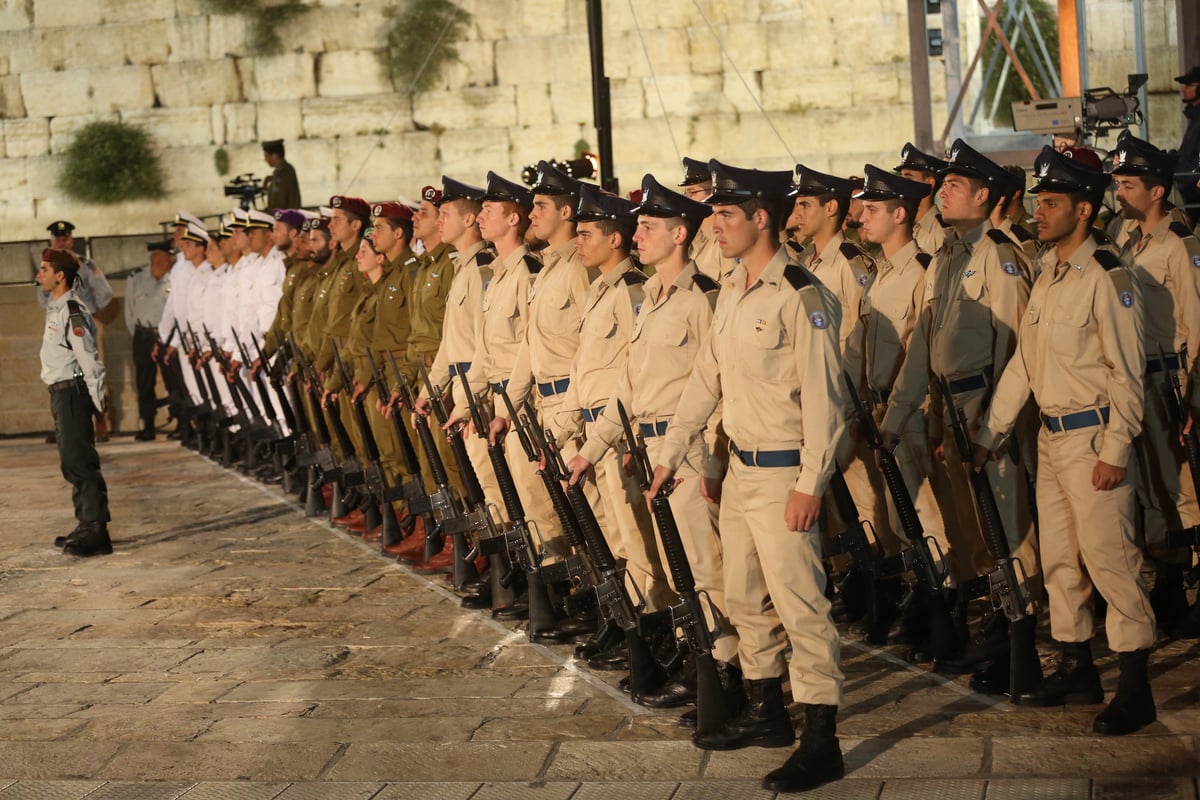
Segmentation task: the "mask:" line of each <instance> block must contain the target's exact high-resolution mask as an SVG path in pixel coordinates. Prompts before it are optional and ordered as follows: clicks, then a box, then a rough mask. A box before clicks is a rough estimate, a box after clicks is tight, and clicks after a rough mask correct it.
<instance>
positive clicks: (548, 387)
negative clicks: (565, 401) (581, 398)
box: [537, 378, 571, 397]
mask: <svg viewBox="0 0 1200 800" xmlns="http://www.w3.org/2000/svg"><path fill="white" fill-rule="evenodd" d="M570 385H571V379H570V378H559V379H558V380H556V381H550V382H549V383H539V384H538V385H537V386H538V393H540V394H541V395H542V397H553V396H554V395H556V394H562V393H563V392H565V391H566V390H567V387H568V386H570Z"/></svg>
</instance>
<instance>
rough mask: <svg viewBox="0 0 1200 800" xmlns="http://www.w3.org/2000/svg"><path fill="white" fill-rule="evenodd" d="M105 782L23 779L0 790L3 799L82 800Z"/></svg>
mask: <svg viewBox="0 0 1200 800" xmlns="http://www.w3.org/2000/svg"><path fill="white" fill-rule="evenodd" d="M103 783H104V782H103V781H32V780H22V781H17V782H16V783H14V784H12V785H11V786H9V787H8V788H7V789H5V790H4V791H2V792H0V798H3V800H80V798H83V797H86V796H87V795H88V794H89V793H91V792H92V791H94V790H95V789H96V787H98V786H101V785H103Z"/></svg>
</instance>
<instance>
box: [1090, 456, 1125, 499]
mask: <svg viewBox="0 0 1200 800" xmlns="http://www.w3.org/2000/svg"><path fill="white" fill-rule="evenodd" d="M1123 480H1125V468H1124V467H1114V466H1113V465H1112V464H1105V463H1104V462H1103V461H1100V460H1097V461H1096V466H1095V467H1093V468H1092V487H1093V488H1094V489H1095V490H1096V491H1098V492H1107V491H1109V490H1110V489H1113V488H1116V486H1117V485H1118V484H1119V483H1121V481H1123Z"/></svg>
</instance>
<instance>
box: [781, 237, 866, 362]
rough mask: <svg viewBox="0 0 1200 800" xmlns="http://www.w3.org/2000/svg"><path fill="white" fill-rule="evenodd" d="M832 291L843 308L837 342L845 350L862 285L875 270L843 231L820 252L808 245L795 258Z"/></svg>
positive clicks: (853, 323)
mask: <svg viewBox="0 0 1200 800" xmlns="http://www.w3.org/2000/svg"><path fill="white" fill-rule="evenodd" d="M796 260H797V261H799V262H800V264H801V266H803V267H805V268H807V269H808V271H809V272H811V273H812V274H813V275H816V276H817V279H818V280H820V281H821V283H823V284H825V286H826V287H827V288H828V289H829V291H831V292H833V295H834V297H836V298H837V301H838V303H839V304H840V305H841V307H842V326H841V330H839V331H838V344H839V346H840V347H841V348H842V352H843V353H844V352H846V340H847V339H849V338H850V332H851V331H853V330H854V326H855V325H856V324H857V323H858V306H859V302H860V301H861V300H862V295H863V287H864V286H866V285H867V281H868V280H870V279H871V274H872V273H873V272H874V271H875V263H874V262H873V261H871V259H870V258H869V257H868V256H867V254H866V253H864V252H863V251H862V250H860V249H859V248H858V246H857V245H855V244H853V243H852V242H848V241H846V239H845V237H844V236H842V234H840V233H838V234H834V237H833V238H832V239H830V240H829V243H828V244H826V245H825V247H824V249H823V250H821V252H819V253H818V252H817V249H816V247H815V246H814V245H813V244H811V243H810V244H809V245H808V246H807V247H805V248H804V250H802V251H801V252H800V255H799V256H798V257H797V259H796Z"/></svg>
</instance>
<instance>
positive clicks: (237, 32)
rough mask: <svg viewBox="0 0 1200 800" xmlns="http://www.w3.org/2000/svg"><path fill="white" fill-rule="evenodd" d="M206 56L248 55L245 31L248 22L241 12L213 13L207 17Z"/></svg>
mask: <svg viewBox="0 0 1200 800" xmlns="http://www.w3.org/2000/svg"><path fill="white" fill-rule="evenodd" d="M207 19H208V56H209V58H224V57H225V56H227V55H230V54H233V55H239V56H246V55H249V54H248V53H247V52H246V31H247V28H248V27H249V24H248V23H247V21H246V17H245V15H243V14H213V15H212V16H210V17H208V18H207Z"/></svg>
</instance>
